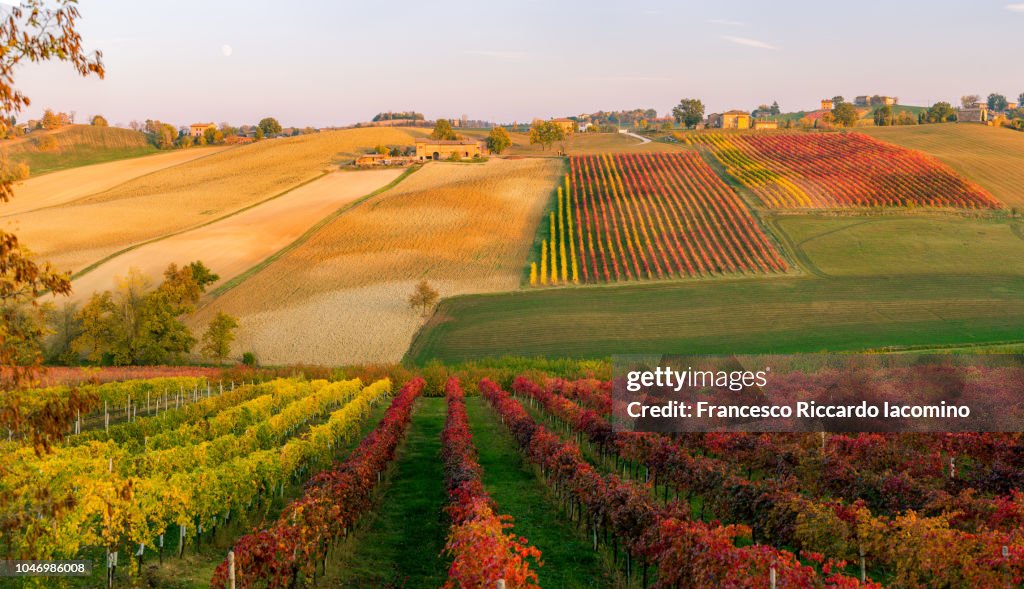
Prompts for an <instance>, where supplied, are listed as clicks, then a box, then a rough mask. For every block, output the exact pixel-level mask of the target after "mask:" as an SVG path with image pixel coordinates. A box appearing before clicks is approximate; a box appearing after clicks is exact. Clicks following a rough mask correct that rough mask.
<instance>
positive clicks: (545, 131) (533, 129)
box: [530, 120, 565, 149]
mask: <svg viewBox="0 0 1024 589" xmlns="http://www.w3.org/2000/svg"><path fill="white" fill-rule="evenodd" d="M556 141H565V131H564V130H563V129H562V128H561V127H560V126H558V125H556V124H554V123H552V122H551V121H540V120H538V121H534V122H533V125H531V126H530V144H532V145H536V144H540V146H541V148H542V149H547V148H549V147H551V144H552V143H555V142H556Z"/></svg>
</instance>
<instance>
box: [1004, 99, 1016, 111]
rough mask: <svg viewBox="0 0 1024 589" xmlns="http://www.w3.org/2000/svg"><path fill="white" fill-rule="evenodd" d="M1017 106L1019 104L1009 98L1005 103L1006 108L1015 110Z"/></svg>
mask: <svg viewBox="0 0 1024 589" xmlns="http://www.w3.org/2000/svg"><path fill="white" fill-rule="evenodd" d="M1018 106H1019V105H1018V104H1017V103H1016V102H1013V101H1012V100H1011V101H1010V102H1007V103H1006V110H1017V107H1018Z"/></svg>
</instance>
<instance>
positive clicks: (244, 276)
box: [206, 166, 422, 301]
mask: <svg viewBox="0 0 1024 589" xmlns="http://www.w3.org/2000/svg"><path fill="white" fill-rule="evenodd" d="M421 167H422V166H412V167H410V168H407V169H406V170H405V171H404V172H402V174H401V175H399V176H398V177H397V178H395V179H394V180H392V181H391V182H389V183H387V184H386V185H384V186H381V187H380V188H378V189H377V190H374V191H373V192H371V193H370V194H367V195H366V196H363V197H360V198H358V199H356V200H354V201H352V202H350V203H348V204H346V205H345V206H343V207H341V208H339V209H338V210H336V211H334V212H333V213H331V214H330V215H327V216H326V217H324V218H323V219H320V221H318V222H317V224H316V225H313V226H312V227H310V228H309V229H307V230H306V231H305V233H303V234H302V235H300V236H299V237H298V238H296V239H295V241H293V242H291V243H289V244H288V245H286V246H284V247H283V248H281V249H279V250H278V251H276V252H274V253H273V254H271V255H270V256H269V257H267V259H265V260H263V261H262V262H260V263H259V264H256V265H255V266H253V267H252V268H249V269H248V270H246V271H245V272H242V273H241V274H239V275H238V276H235V277H234V278H232V279H231V280H228V281H227V282H225V283H224V284H222V285H220V286H218V287H217V288H215V289H214V290H212V291H211V292H210V293H209V295H207V297H206V298H207V300H208V301H210V300H213V299H215V298H217V297H219V296H221V295H222V294H224V293H226V292H228V291H229V290H231V289H233V288H235V287H236V286H239V285H240V284H242V283H243V282H245V281H246V280H248V279H249V278H252V277H253V276H255V275H256V274H257V273H258V272H260V271H261V270H263V269H264V268H266V267H267V266H269V265H270V264H272V263H274V261H276V260H277V259H278V258H280V257H281V256H283V255H285V254H287V253H288V252H290V251H292V250H293V249H295V248H297V247H299V246H300V245H302V244H304V243H306V242H307V241H309V238H311V237H313V235H315V234H316V233H317V232H318V231H320V230H321V229H323V228H324V227H325V226H326V225H327V224H328V223H330V222H332V221H334V220H335V219H337V218H338V217H340V216H341V215H342V214H343V213H345V212H346V211H349V210H351V209H353V208H355V207H357V206H359V205H361V204H363V203H364V202H366V201H368V200H370V199H371V198H373V197H375V196H377V195H378V194H381V193H382V192H387V191H388V190H391V189H392V188H394V187H395V186H397V185H398V184H399V183H400V182H401V181H402V180H405V179H406V178H408V177H409V176H410V175H411V174H412V173H413V172H415V171H416V170H419V169H420V168H421Z"/></svg>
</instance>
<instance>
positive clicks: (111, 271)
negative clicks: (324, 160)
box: [72, 168, 402, 301]
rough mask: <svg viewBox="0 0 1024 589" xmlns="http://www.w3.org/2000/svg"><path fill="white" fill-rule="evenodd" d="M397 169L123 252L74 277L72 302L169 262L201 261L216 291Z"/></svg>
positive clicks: (308, 190) (337, 175)
mask: <svg viewBox="0 0 1024 589" xmlns="http://www.w3.org/2000/svg"><path fill="white" fill-rule="evenodd" d="M401 174H402V170H400V169H395V168H392V169H379V170H366V171H358V172H353V171H345V172H334V173H332V174H328V175H327V176H324V177H323V178H320V179H318V180H315V181H313V182H310V183H309V184H305V185H303V186H300V187H299V188H296V189H295V190H292V191H290V192H288V193H287V194H284V195H282V196H280V197H278V198H275V199H274V200H272V201H270V202H268V203H265V204H262V205H260V206H256V207H253V208H251V209H247V210H245V211H242V212H240V213H238V214H237V215H232V216H230V217H227V218H226V219H222V220H220V221H217V222H216V223H211V224H210V225H206V226H205V227H200V228H198V229H193V230H191V231H186V232H184V233H180V234H178V235H174V236H172V237H168V238H167V239H161V240H158V241H154V242H151V243H148V244H146V245H143V246H141V247H139V248H136V249H133V250H131V251H129V252H126V253H124V254H121V255H119V256H117V257H114V258H113V259H111V260H109V261H107V262H105V263H103V264H101V265H99V266H98V267H97V268H95V269H93V270H91V271H89V272H88V273H86V274H84V275H83V276H81V277H79V278H77V279H76V280H75V281H74V282H73V284H72V286H73V288H74V293H73V295H72V297H73V299H77V300H79V301H84V300H85V299H87V298H88V297H90V296H92V293H94V292H96V291H103V290H112V289H114V288H115V286H116V284H117V279H118V278H119V277H122V276H125V275H126V274H127V273H128V271H129V270H130V269H132V268H134V269H137V270H139V271H140V272H142V273H143V274H145V275H147V276H150V277H153V278H157V277H159V276H161V275H162V273H163V271H164V268H166V267H167V265H168V264H171V263H178V264H181V263H184V262H186V261H189V260H203V262H204V263H205V264H206V265H207V266H208V267H209V268H210V269H211V270H213V272H215V273H216V274H217V275H219V276H220V280H219V281H218V282H217V283H215V284H213V285H211V288H215V287H217V286H219V285H220V284H223V283H224V282H226V281H227V280H230V279H231V278H233V277H235V276H238V275H239V274H241V273H242V272H245V271H246V270H247V269H249V268H251V267H253V266H255V265H256V264H259V263H260V262H262V261H263V260H265V259H267V258H268V257H270V256H272V255H273V254H274V253H276V252H277V251H279V250H281V249H282V248H284V247H286V246H288V245H289V244H290V243H292V242H293V241H295V240H296V239H298V238H299V236H301V235H302V234H303V233H304V232H306V231H307V230H309V229H310V228H311V227H313V226H314V225H316V224H317V222H319V221H320V220H322V219H324V218H325V217H327V216H328V215H330V214H332V213H334V212H335V211H337V210H338V209H339V208H342V207H344V206H346V205H349V204H351V203H353V202H355V201H356V200H358V199H359V198H361V197H364V196H366V195H368V194H370V193H372V192H374V191H375V190H378V189H380V188H381V187H383V186H386V185H387V184H389V183H390V182H392V181H394V180H395V179H396V178H398V176H399V175H401Z"/></svg>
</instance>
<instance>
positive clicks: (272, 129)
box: [256, 117, 281, 137]
mask: <svg viewBox="0 0 1024 589" xmlns="http://www.w3.org/2000/svg"><path fill="white" fill-rule="evenodd" d="M256 126H257V127H259V128H260V130H261V131H263V135H264V136H265V137H273V136H274V135H277V134H279V133H280V132H281V123H279V122H277V119H275V118H274V117H267V118H265V119H263V120H262V121H260V123H259V124H258V125H256Z"/></svg>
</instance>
